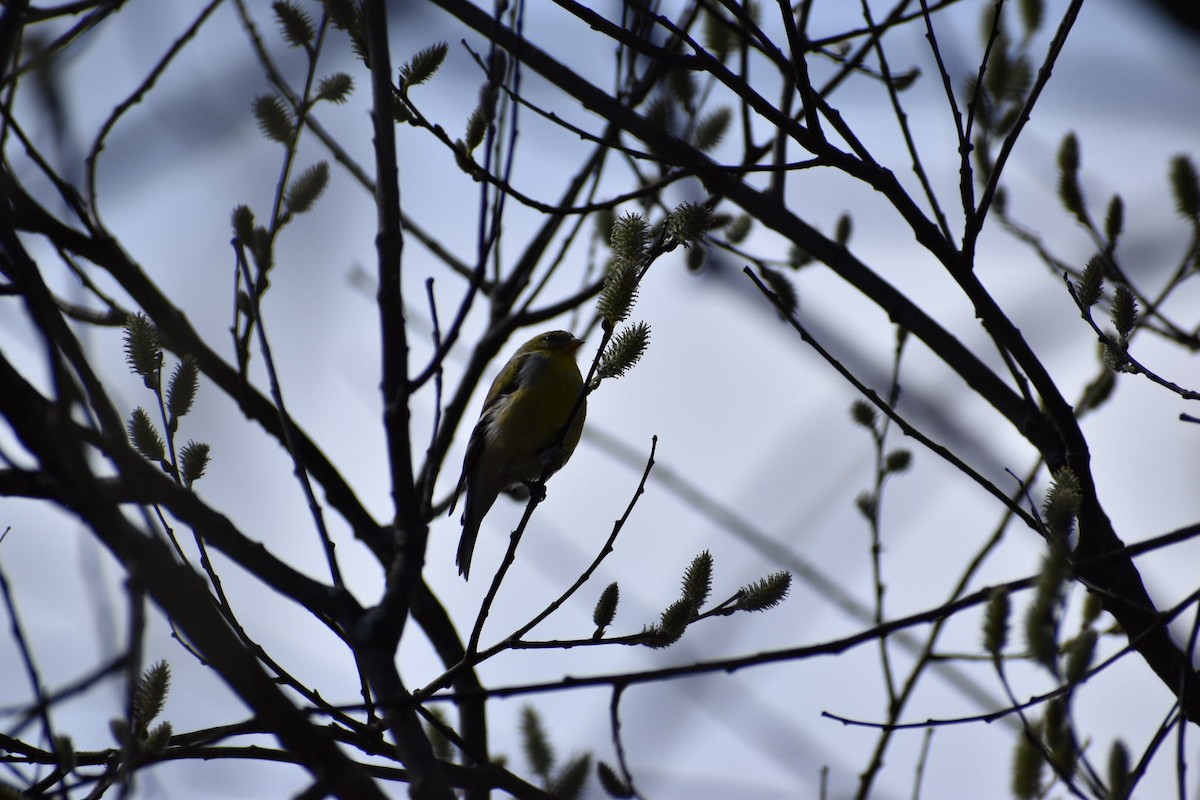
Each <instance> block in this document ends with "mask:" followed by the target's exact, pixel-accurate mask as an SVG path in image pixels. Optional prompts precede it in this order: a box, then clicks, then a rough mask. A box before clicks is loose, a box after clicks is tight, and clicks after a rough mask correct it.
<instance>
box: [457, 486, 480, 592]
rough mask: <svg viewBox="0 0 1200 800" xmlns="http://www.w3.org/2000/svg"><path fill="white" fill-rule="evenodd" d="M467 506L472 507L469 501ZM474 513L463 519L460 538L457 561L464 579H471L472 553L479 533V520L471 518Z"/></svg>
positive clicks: (459, 572)
mask: <svg viewBox="0 0 1200 800" xmlns="http://www.w3.org/2000/svg"><path fill="white" fill-rule="evenodd" d="M467 508H468V509H469V508H470V504H469V503H468V505H467ZM471 516H472V515H470V514H465V515H464V519H463V532H462V538H460V539H459V540H458V558H457V559H455V563H457V564H458V574H459V575H462V576H463V580H464V581H465V580H469V575H470V572H471V555H472V554H473V553H474V552H475V538H476V537H477V536H478V535H479V520H478V519H470V517H471Z"/></svg>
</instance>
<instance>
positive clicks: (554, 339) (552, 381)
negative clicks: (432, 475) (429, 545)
mask: <svg viewBox="0 0 1200 800" xmlns="http://www.w3.org/2000/svg"><path fill="white" fill-rule="evenodd" d="M582 345H583V342H582V341H580V340H579V339H576V338H575V337H574V336H572V335H571V334H570V333H568V332H566V331H550V332H549V333H542V334H538V335H537V336H535V337H533V338H532V339H530V340H529V341H528V342H526V343H525V344H523V345H521V347H520V349H518V350H517V352H516V353H514V354H513V357H512V358H510V359H509V360H508V363H507V364H505V365H504V368H503V369H502V370H500V374H499V375H497V376H496V380H495V381H493V382H492V388H491V391H489V392H488V395H487V399H486V400H484V402H483V411H482V412H480V414H479V422H478V423H476V425H475V430H474V431H473V432H472V433H471V441H470V442H469V443H468V444H467V455H466V458H464V459H463V472H462V478H461V479H460V480H459V482H458V488H457V489H456V490H455V492H454V496H455V502H457V498H458V494H459V492H461V491H462V489H463V486H464V485H465V486H466V490H467V498H466V501H465V503H464V505H465V506H466V507H465V508H464V510H463V515H462V526H463V531H462V538H461V539H460V540H459V543H458V574H460V575H462V576H463V578H464V579H466V578H467V577H468V573H469V572H470V570H471V553H472V552H473V551H474V550H475V538H476V537H477V536H478V535H479V523H481V522H482V521H483V517H484V515H486V514H487V512H488V511H489V510H490V509H491V507H492V504H493V503H495V502H496V498H497V497H498V496H499V495H500V492H502V491H504V490H505V489H507V488H508V487H509V486H512V485H513V484H516V483H522V482H529V481H536V480H537V479H538V478H540V477H542V473H543V472H547V471H549V472H554V471H555V470H557V469H558V468H559V467H561V466H562V465H563V464H565V463H567V459H568V458H570V457H571V453H572V452H573V451H574V450H575V445H577V444H579V434H580V433H581V432H582V431H583V418H584V414H585V413H586V412H587V404H586V402H585V403H584V404H583V405H581V406H580V408H579V411H578V413H576V414H575V416H574V417H573V418H571V412H572V410H574V408H575V402H576V401H577V400H578V399H579V395H580V392H581V391H583V377H582V376H581V375H580V374H579V366H578V365H577V364H576V363H575V354H576V353H577V352H578V351H579V348H580V346H582ZM569 418H570V427H569V428H568V429H567V430H566V431H565V432H564V431H563V426H564V425H566V424H567V422H568V419H569ZM450 513H454V505H453V504H452V505H451V506H450Z"/></svg>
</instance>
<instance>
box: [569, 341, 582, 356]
mask: <svg viewBox="0 0 1200 800" xmlns="http://www.w3.org/2000/svg"><path fill="white" fill-rule="evenodd" d="M581 347H583V339H575V338H572V339H571V341H570V342H568V343H567V352H568V353H570V354H571V355H575V354H576V353H578V352H579V348H581Z"/></svg>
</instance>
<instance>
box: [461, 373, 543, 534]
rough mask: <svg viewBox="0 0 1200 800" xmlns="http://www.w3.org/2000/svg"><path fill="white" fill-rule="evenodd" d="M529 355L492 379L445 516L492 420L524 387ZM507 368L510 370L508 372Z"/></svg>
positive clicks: (479, 453) (472, 467)
mask: <svg viewBox="0 0 1200 800" xmlns="http://www.w3.org/2000/svg"><path fill="white" fill-rule="evenodd" d="M533 355H535V354H534V353H527V354H525V355H520V356H516V357H514V358H513V360H512V362H513V363H511V364H506V365H505V368H504V369H502V370H501V371H500V374H499V375H497V376H496V380H495V381H493V382H492V388H491V389H490V390H488V395H487V400H485V401H484V403H483V410H482V411H480V412H479V421H478V422H476V423H475V429H474V430H473V431H471V438H470V439H469V440H468V441H467V453H466V455H465V456H463V470H462V475H461V476H460V477H459V479H458V486H457V487H455V489H454V499H453V500H452V501H451V502H450V511H449V512H448V513H447V516H449V515H450V514H453V513H454V507H455V506H456V505H458V498H459V495H461V494H462V491H463V489H464V488H465V487H466V485H467V478H468V476H469V475H470V474H471V472H472V470H474V469H475V465H476V464H478V463H479V457H480V456H481V455H483V448H484V446H485V445H486V443H487V438H488V429H489V428H490V427H491V425H492V420H493V419H494V418H495V417H496V415H497V414H498V413H500V411H501V410H502V409H503V408H504V407H505V405H507V403H508V398H509V397H511V396H512V394H513V392H515V391H517V389H519V388H521V387H522V386H524V385H525V383H526V382H527V381H528V380H529V367H530V366H531V361H530V357H531V356H533ZM510 366H511V367H514V368H513V369H509V367H510Z"/></svg>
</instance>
